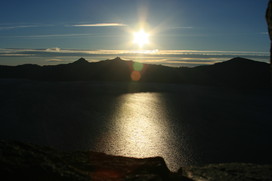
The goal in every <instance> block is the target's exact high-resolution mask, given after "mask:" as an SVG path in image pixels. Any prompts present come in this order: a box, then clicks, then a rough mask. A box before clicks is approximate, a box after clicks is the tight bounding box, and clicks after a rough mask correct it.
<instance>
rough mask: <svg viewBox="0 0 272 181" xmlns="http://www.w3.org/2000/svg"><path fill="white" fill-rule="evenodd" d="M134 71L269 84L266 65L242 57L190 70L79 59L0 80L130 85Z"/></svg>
mask: <svg viewBox="0 0 272 181" xmlns="http://www.w3.org/2000/svg"><path fill="white" fill-rule="evenodd" d="M137 66H138V67H140V69H139V68H137ZM135 67H136V68H135ZM135 70H136V71H138V72H139V73H140V76H141V77H140V80H139V82H166V83H185V84H200V85H212V86H223V87H268V86H269V82H270V69H269V64H267V63H264V62H257V61H253V60H249V59H245V58H241V57H236V58H233V59H231V60H228V61H225V62H221V63H215V64H213V65H205V66H197V67H192V68H188V67H181V68H173V67H167V66H162V65H152V64H141V63H137V62H134V61H131V60H122V59H121V58H120V57H116V58H115V59H111V60H104V61H100V62H88V61H87V60H86V59H84V58H80V59H79V60H77V61H75V62H73V63H69V64H59V65H46V66H39V65H34V64H25V65H18V66H0V78H23V79H32V80H47V81H77V80H86V81H131V77H132V72H133V71H135Z"/></svg>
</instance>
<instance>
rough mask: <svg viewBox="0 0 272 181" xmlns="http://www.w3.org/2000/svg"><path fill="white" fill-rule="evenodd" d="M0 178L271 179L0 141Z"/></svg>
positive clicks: (269, 172) (224, 168) (249, 167)
mask: <svg viewBox="0 0 272 181" xmlns="http://www.w3.org/2000/svg"><path fill="white" fill-rule="evenodd" d="M0 175H1V179H4V180H28V181H29V180H35V181H36V180H39V181H47V180H50V181H62V180H63V181H64V180H65V181H85V180H86V181H87V180H95V181H100V180H111V181H123V180H124V181H126V180H133V181H136V180H137V181H141V180H143V181H145V180H154V181H155V180H180V181H183V180H185V181H186V180H196V181H197V180H249V181H250V180H272V166H271V165H254V164H238V163H237V164H214V165H207V166H202V167H185V168H182V169H180V171H179V172H178V173H173V172H170V171H169V169H168V168H167V166H166V164H165V162H164V160H163V159H162V158H160V157H154V158H145V159H136V158H127V157H121V156H110V155H106V154H103V153H96V152H89V151H80V152H69V153H68V152H61V151H58V150H54V149H52V148H49V147H45V146H38V145H33V144H26V143H21V142H17V141H5V140H2V141H0Z"/></svg>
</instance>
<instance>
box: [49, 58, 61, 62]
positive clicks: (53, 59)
mask: <svg viewBox="0 0 272 181" xmlns="http://www.w3.org/2000/svg"><path fill="white" fill-rule="evenodd" d="M47 62H54V63H55V62H65V60H63V59H57V58H52V59H48V60H47Z"/></svg>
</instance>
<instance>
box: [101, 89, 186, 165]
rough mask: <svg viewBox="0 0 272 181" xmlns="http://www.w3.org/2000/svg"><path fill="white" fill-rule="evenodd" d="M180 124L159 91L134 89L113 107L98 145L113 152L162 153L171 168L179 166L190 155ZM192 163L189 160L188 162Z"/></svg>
mask: <svg viewBox="0 0 272 181" xmlns="http://www.w3.org/2000/svg"><path fill="white" fill-rule="evenodd" d="M179 132H180V130H178V127H176V126H175V125H174V123H173V122H172V121H171V119H170V118H169V117H168V112H167V107H166V105H165V103H164V100H163V97H162V96H161V95H160V94H159V93H134V94H125V95H122V96H120V97H119V100H118V102H117V105H116V107H115V109H114V110H112V117H111V118H110V122H109V124H108V130H107V131H106V132H104V133H102V134H101V135H100V137H99V140H98V141H97V149H98V150H99V151H104V152H106V153H108V154H113V155H124V156H132V157H139V158H142V157H153V156H162V157H163V158H164V159H165V160H166V162H167V163H172V164H170V165H169V166H170V168H171V169H178V168H179V167H180V165H177V164H173V163H177V160H179V161H180V163H184V164H186V161H188V160H189V159H190V158H189V157H188V155H186V153H181V152H180V150H181V149H180V147H181V146H182V147H184V148H187V145H186V144H185V143H184V144H183V143H182V138H181V137H180V136H181V135H179V134H178V133H179ZM187 164H188V163H187Z"/></svg>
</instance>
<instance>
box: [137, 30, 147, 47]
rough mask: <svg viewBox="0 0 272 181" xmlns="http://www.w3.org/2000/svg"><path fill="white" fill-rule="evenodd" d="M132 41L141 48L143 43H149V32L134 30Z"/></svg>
mask: <svg viewBox="0 0 272 181" xmlns="http://www.w3.org/2000/svg"><path fill="white" fill-rule="evenodd" d="M133 43H135V44H138V46H139V47H140V48H142V47H143V46H144V45H145V44H148V43H149V34H148V33H146V32H145V31H144V30H140V31H138V32H135V33H134V40H133Z"/></svg>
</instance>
